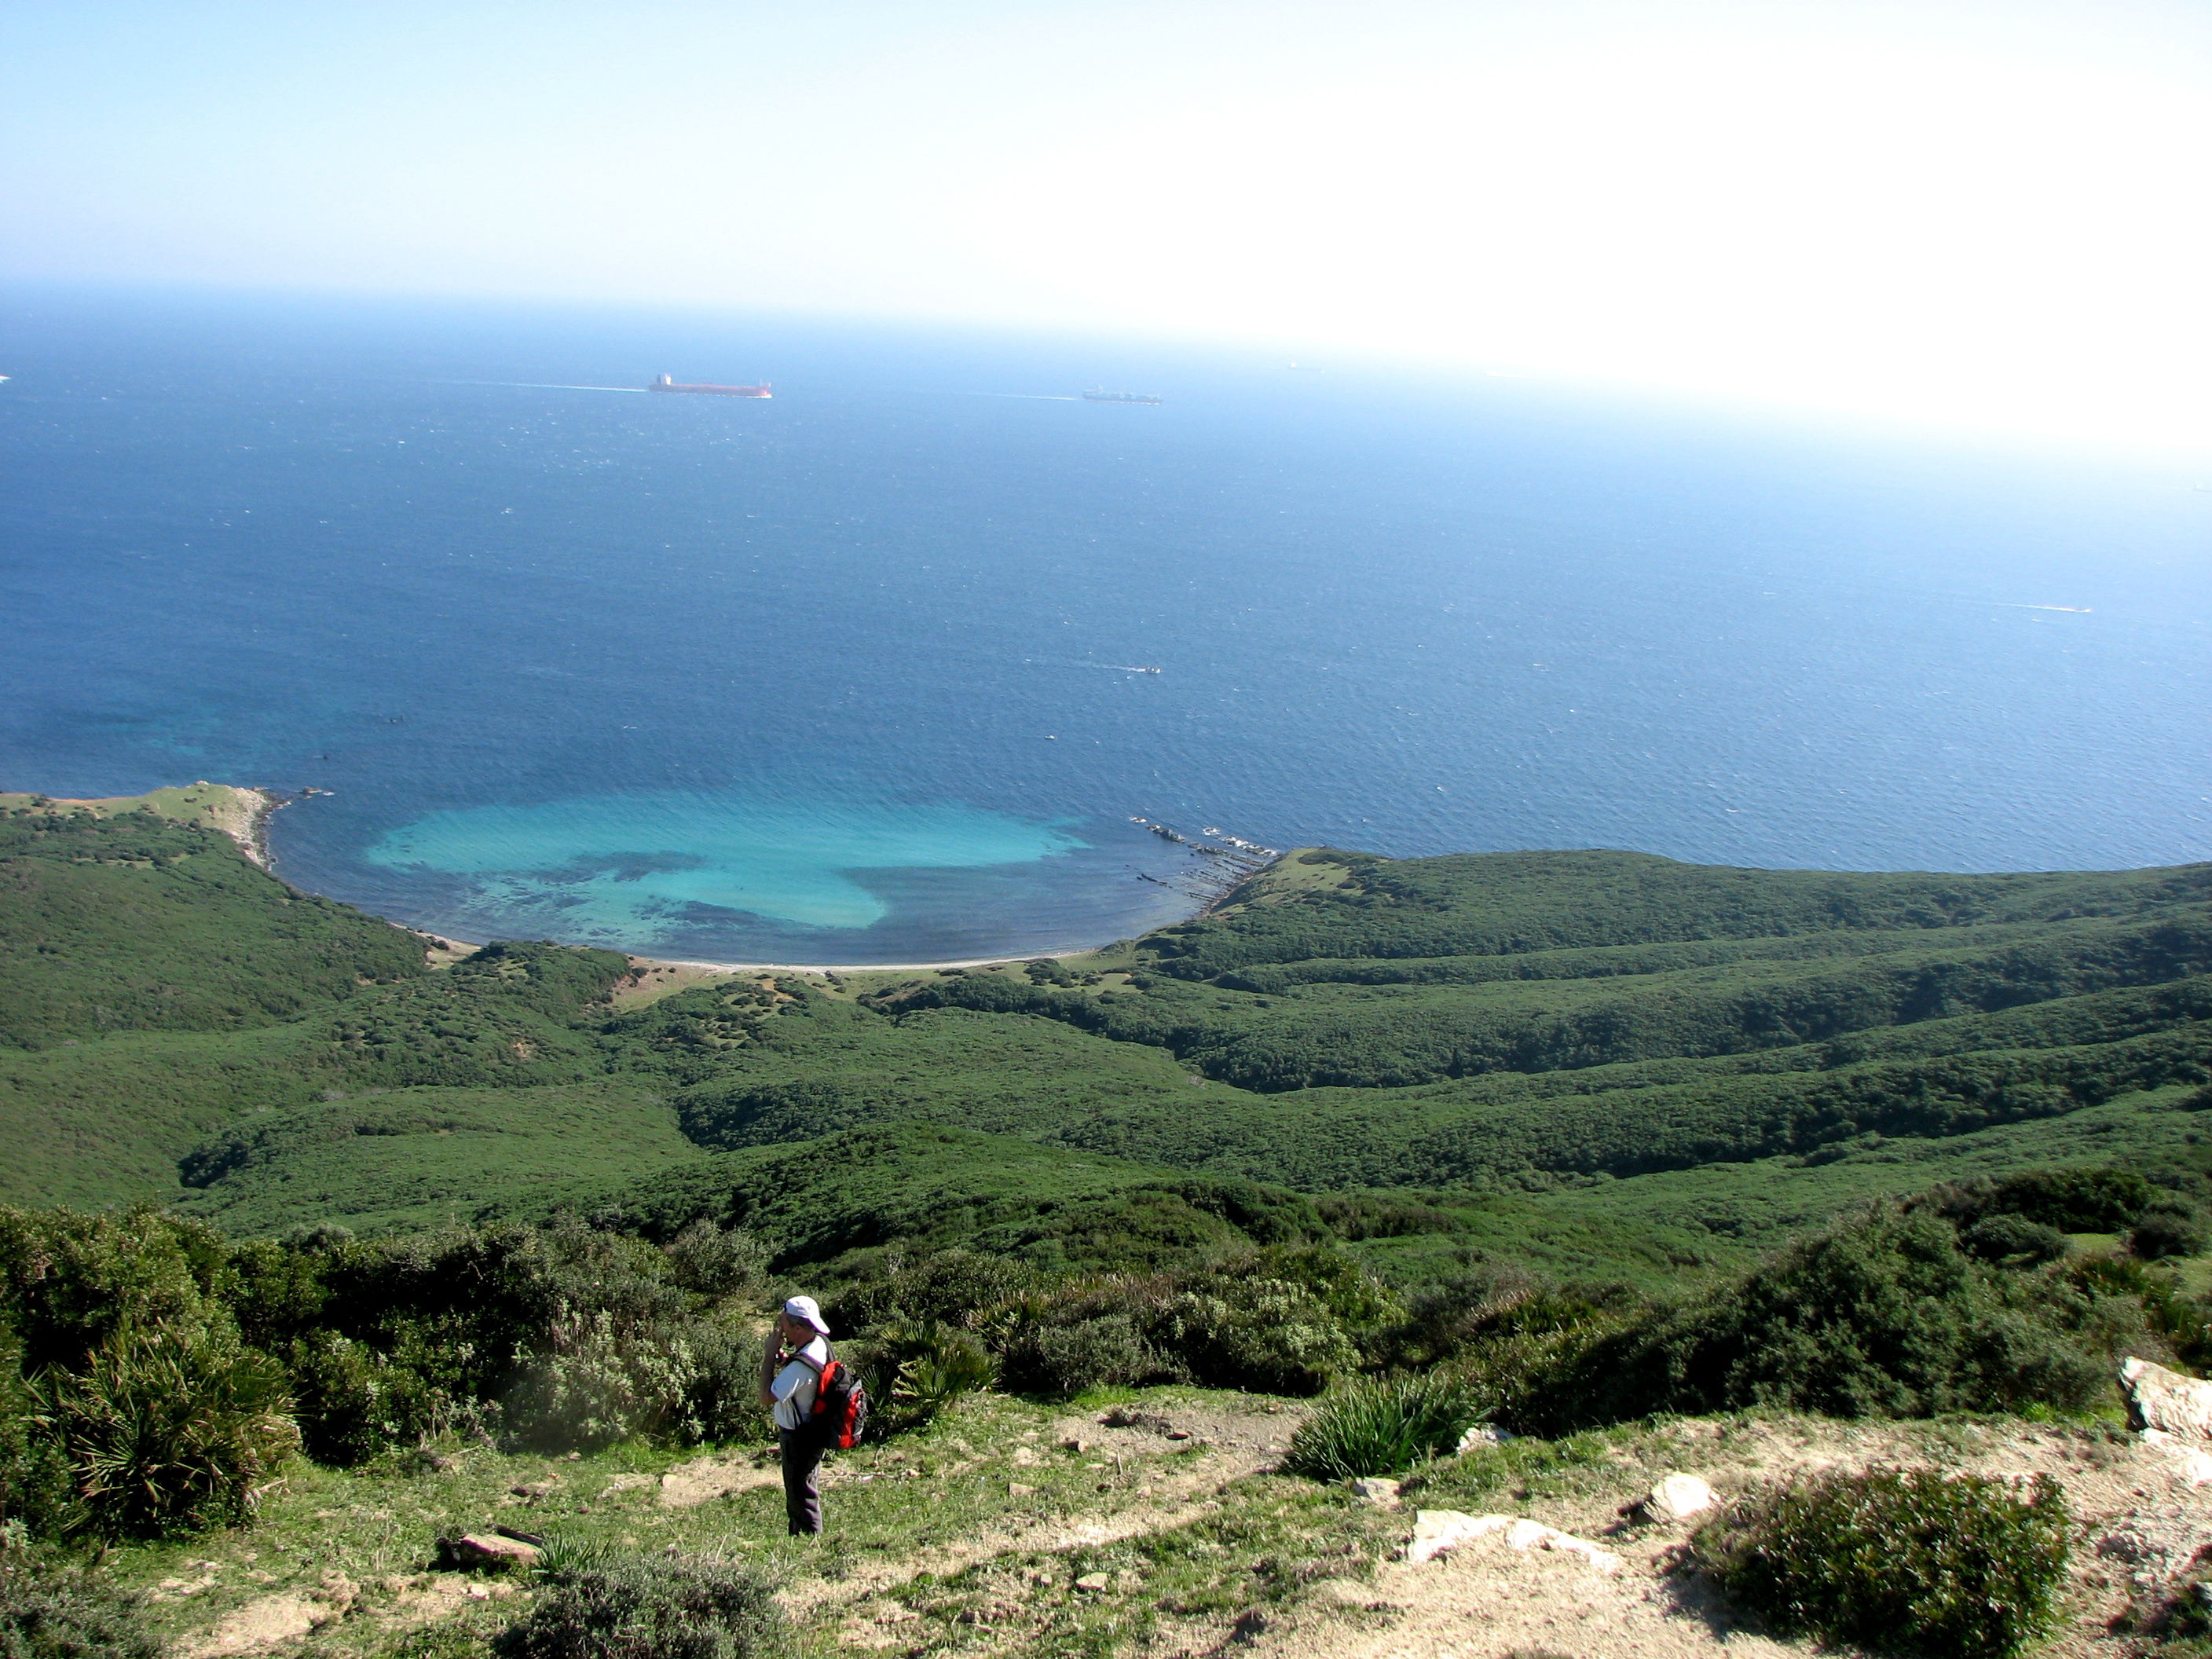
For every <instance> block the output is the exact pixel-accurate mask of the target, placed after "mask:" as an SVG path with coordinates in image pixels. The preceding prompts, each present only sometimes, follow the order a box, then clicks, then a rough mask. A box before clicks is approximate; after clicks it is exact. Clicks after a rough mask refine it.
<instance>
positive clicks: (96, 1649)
mask: <svg viewBox="0 0 2212 1659" xmlns="http://www.w3.org/2000/svg"><path fill="white" fill-rule="evenodd" d="M160 1655H161V1643H160V1642H159V1641H157V1640H156V1639H155V1637H154V1634H153V1632H151V1631H149V1629H148V1628H147V1627H146V1625H145V1623H144V1621H143V1618H142V1617H141V1615H140V1613H139V1610H138V1603H137V1601H136V1600H135V1599H134V1598H132V1597H131V1596H127V1595H122V1594H121V1593H119V1592H118V1591H117V1590H115V1589H112V1587H110V1586H108V1585H106V1584H104V1583H100V1581H99V1580H98V1579H95V1578H94V1577H90V1576H89V1575H88V1574H87V1573H85V1572H83V1571H80V1570H76V1569H71V1568H68V1567H64V1566H60V1565H54V1564H51V1563H39V1562H35V1561H33V1560H31V1559H27V1558H26V1557H25V1556H24V1555H23V1554H22V1553H21V1552H13V1551H4V1550H0V1659H160Z"/></svg>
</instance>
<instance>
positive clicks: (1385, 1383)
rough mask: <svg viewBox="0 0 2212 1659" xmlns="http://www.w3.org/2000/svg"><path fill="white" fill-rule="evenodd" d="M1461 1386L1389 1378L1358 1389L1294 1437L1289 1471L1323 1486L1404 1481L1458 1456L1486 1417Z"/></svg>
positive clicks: (1339, 1396) (1333, 1398)
mask: <svg viewBox="0 0 2212 1659" xmlns="http://www.w3.org/2000/svg"><path fill="white" fill-rule="evenodd" d="M1481 1407H1482V1402H1481V1401H1480V1399H1479V1398H1478V1396H1477V1395H1475V1394H1474V1391H1472V1390H1471V1389H1468V1388H1467V1387H1466V1386H1465V1385H1464V1384H1462V1383H1459V1382H1457V1381H1456V1380H1455V1379H1453V1378H1449V1377H1440V1376H1385V1377H1376V1378H1375V1379H1373V1380H1371V1381H1366V1382H1359V1383H1352V1384H1350V1385H1349V1386H1347V1387H1346V1388H1343V1389H1339V1390H1338V1391H1337V1392H1335V1393H1334V1394H1332V1395H1329V1396H1328V1398H1327V1399H1326V1400H1324V1401H1322V1402H1321V1404H1320V1406H1319V1407H1316V1410H1315V1412H1314V1414H1313V1415H1312V1416H1311V1417H1309V1418H1308V1419H1306V1420H1305V1421H1304V1423H1302V1424H1300V1425H1298V1430H1297V1433H1296V1434H1293V1435H1292V1436H1291V1449H1290V1455H1288V1456H1287V1457H1286V1458H1285V1459H1284V1460H1283V1467H1284V1468H1285V1469H1286V1470H1288V1471H1289V1472H1290V1473H1291V1474H1303V1475H1306V1476H1309V1477H1310V1478H1311V1479H1313V1480H1350V1479H1352V1478H1354V1477H1356V1476H1359V1475H1369V1474H1403V1473H1404V1472H1405V1471H1406V1470H1407V1469H1410V1468H1413V1465H1414V1464H1416V1463H1419V1462H1424V1461H1425V1460H1426V1459H1428V1458H1431V1457H1440V1456H1443V1455H1444V1454H1446V1453H1448V1452H1450V1451H1452V1450H1454V1449H1455V1448H1457V1446H1458V1444H1459V1439H1460V1437H1461V1436H1462V1435H1463V1434H1465V1433H1466V1432H1467V1431H1468V1429H1469V1428H1470V1427H1471V1426H1473V1425H1474V1424H1475V1423H1476V1422H1477V1421H1479V1420H1480V1418H1481V1416H1482V1409H1481Z"/></svg>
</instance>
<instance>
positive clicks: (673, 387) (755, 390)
mask: <svg viewBox="0 0 2212 1659" xmlns="http://www.w3.org/2000/svg"><path fill="white" fill-rule="evenodd" d="M646 390H647V392H704V393H705V394H706V395H707V396H708V397H709V398H773V397H775V392H771V391H769V385H768V382H767V381H766V380H763V381H762V382H761V383H760V384H759V385H758V386H706V385H703V384H702V385H696V386H686V385H684V383H683V382H681V381H679V380H676V379H674V378H673V377H672V376H670V375H666V374H664V375H662V376H661V377H660V378H659V380H655V381H654V382H653V384H652V385H651V386H647V387H646ZM1152 401H1153V402H1155V403H1158V401H1159V399H1158V398H1154V399H1153V400H1152Z"/></svg>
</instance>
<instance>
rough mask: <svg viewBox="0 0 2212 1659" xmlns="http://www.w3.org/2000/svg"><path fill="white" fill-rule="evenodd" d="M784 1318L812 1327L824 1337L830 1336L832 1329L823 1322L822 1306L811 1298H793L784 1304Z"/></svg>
mask: <svg viewBox="0 0 2212 1659" xmlns="http://www.w3.org/2000/svg"><path fill="white" fill-rule="evenodd" d="M783 1316H784V1317H785V1318H786V1319H795V1320H797V1321H798V1322H799V1323H800V1324H802V1325H811V1326H812V1327H814V1328H815V1329H816V1330H817V1331H819V1332H821V1333H822V1334H823V1335H824V1336H827V1335H829V1326H828V1325H827V1324H825V1323H824V1322H823V1318H822V1308H821V1304H818V1303H817V1302H816V1301H815V1299H814V1298H813V1297H811V1296H794V1297H792V1298H791V1300H790V1301H788V1302H787V1303H785V1304H783Z"/></svg>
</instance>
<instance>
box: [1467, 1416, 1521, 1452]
mask: <svg viewBox="0 0 2212 1659" xmlns="http://www.w3.org/2000/svg"><path fill="white" fill-rule="evenodd" d="M1511 1438H1512V1436H1511V1435H1510V1434H1508V1433H1506V1432H1505V1431H1504V1430H1503V1429H1501V1428H1499V1427H1498V1426H1497V1425H1495V1424H1492V1423H1478V1424H1476V1425H1474V1427H1473V1428H1471V1429H1469V1430H1468V1431H1467V1432H1466V1433H1465V1434H1463V1435H1462V1436H1460V1437H1459V1444H1458V1446H1457V1447H1455V1453H1456V1455H1459V1456H1461V1457H1464V1456H1466V1455H1468V1453H1469V1452H1471V1451H1480V1450H1481V1449H1483V1448H1484V1447H1486V1446H1502V1445H1504V1443H1506V1442H1507V1441H1509V1440H1510V1439H1511Z"/></svg>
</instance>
